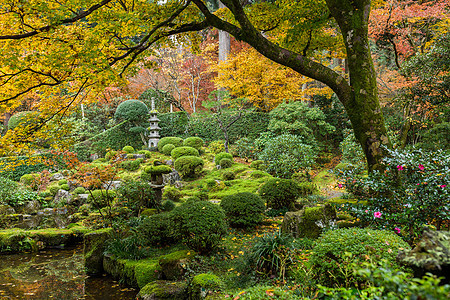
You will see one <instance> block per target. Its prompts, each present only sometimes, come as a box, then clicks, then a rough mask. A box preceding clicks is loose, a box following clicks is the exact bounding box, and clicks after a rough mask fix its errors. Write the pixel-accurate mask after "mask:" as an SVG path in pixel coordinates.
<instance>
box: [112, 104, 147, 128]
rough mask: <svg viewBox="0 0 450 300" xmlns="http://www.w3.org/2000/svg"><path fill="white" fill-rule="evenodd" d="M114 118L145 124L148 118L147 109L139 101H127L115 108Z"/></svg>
mask: <svg viewBox="0 0 450 300" xmlns="http://www.w3.org/2000/svg"><path fill="white" fill-rule="evenodd" d="M114 118H115V119H118V120H127V121H130V122H136V123H140V122H145V121H147V118H148V107H147V105H145V104H144V103H143V102H142V101H139V100H127V101H124V102H122V103H120V104H119V106H117V109H116V112H115V114H114Z"/></svg>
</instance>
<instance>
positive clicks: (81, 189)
mask: <svg viewBox="0 0 450 300" xmlns="http://www.w3.org/2000/svg"><path fill="white" fill-rule="evenodd" d="M72 193H73V194H74V195H79V194H86V190H85V189H84V187H81V186H79V187H77V188H75V189H74V190H73V192H72Z"/></svg>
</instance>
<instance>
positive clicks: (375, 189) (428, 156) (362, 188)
mask: <svg viewBox="0 0 450 300" xmlns="http://www.w3.org/2000/svg"><path fill="white" fill-rule="evenodd" d="M384 163H385V167H386V169H385V171H384V172H374V173H373V174H370V175H369V176H367V175H366V176H364V175H360V173H359V175H358V174H355V173H352V171H350V172H342V174H341V175H342V177H343V178H342V179H343V183H341V186H342V187H346V188H347V189H350V190H352V191H354V194H355V196H356V197H357V199H358V202H357V203H356V204H347V208H348V209H349V210H350V211H352V213H353V214H355V215H356V217H357V218H359V219H360V220H361V222H362V224H363V225H366V226H367V225H370V226H372V227H375V228H380V229H381V228H383V229H390V230H393V231H395V232H396V233H397V234H401V235H402V236H403V237H404V238H406V239H407V240H409V241H410V242H411V241H413V239H414V238H415V237H416V236H417V235H419V234H420V233H421V231H422V229H423V226H424V225H434V226H436V227H437V229H440V228H441V227H442V226H443V225H446V224H447V225H448V222H449V220H450V212H449V208H450V203H449V202H450V200H449V199H450V195H449V194H450V193H449V186H448V183H449V182H450V155H449V154H446V153H444V152H443V151H437V152H425V151H422V150H412V151H398V150H393V151H390V157H389V158H386V159H385V160H384Z"/></svg>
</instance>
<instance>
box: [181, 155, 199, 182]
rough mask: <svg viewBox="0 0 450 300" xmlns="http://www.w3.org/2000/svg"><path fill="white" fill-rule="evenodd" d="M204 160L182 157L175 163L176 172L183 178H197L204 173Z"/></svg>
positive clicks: (194, 157) (195, 157)
mask: <svg viewBox="0 0 450 300" xmlns="http://www.w3.org/2000/svg"><path fill="white" fill-rule="evenodd" d="M203 164H204V162H203V159H201V158H200V157H197V156H182V157H180V158H178V159H177V160H176V161H175V163H174V166H175V170H177V171H178V173H180V176H181V177H183V178H189V177H196V176H198V175H200V173H201V172H202V171H203Z"/></svg>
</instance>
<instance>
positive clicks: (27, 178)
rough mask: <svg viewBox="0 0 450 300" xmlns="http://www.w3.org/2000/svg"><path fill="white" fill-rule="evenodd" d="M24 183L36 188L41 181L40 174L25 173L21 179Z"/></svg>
mask: <svg viewBox="0 0 450 300" xmlns="http://www.w3.org/2000/svg"><path fill="white" fill-rule="evenodd" d="M19 181H20V182H21V183H23V184H24V185H26V186H28V187H30V188H32V189H33V190H36V189H37V187H38V182H39V174H25V175H23V176H22V177H20V180H19Z"/></svg>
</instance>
